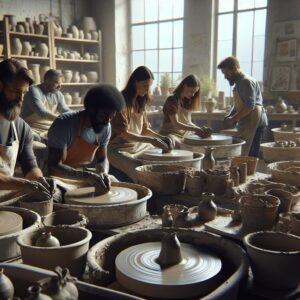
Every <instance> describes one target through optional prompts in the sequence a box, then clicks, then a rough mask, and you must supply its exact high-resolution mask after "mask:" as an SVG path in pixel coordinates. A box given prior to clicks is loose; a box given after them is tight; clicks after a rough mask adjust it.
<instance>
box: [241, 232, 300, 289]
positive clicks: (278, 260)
mask: <svg viewBox="0 0 300 300" xmlns="http://www.w3.org/2000/svg"><path fill="white" fill-rule="evenodd" d="M244 245H245V246H246V248H247V252H248V254H249V256H250V262H251V268H252V271H253V275H254V280H255V281H257V282H258V283H259V284H261V285H262V286H263V287H267V288H270V289H294V288H296V287H297V286H298V285H299V278H300V268H299V261H300V238H299V237H297V236H295V235H291V234H286V233H282V232H272V231H260V232H254V233H251V234H248V235H246V236H245V237H244Z"/></svg>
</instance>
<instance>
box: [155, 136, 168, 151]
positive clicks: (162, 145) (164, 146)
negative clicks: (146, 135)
mask: <svg viewBox="0 0 300 300" xmlns="http://www.w3.org/2000/svg"><path fill="white" fill-rule="evenodd" d="M151 145H153V146H154V147H155V148H160V149H163V150H169V146H168V144H167V143H166V142H164V141H163V140H161V139H159V138H151Z"/></svg>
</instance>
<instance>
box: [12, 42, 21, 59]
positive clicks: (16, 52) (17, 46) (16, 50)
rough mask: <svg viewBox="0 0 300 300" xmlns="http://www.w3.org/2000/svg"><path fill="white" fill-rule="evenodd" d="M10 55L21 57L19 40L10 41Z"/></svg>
mask: <svg viewBox="0 0 300 300" xmlns="http://www.w3.org/2000/svg"><path fill="white" fill-rule="evenodd" d="M11 53H12V54H14V55H21V53H22V43H21V40H20V39H19V38H12V41H11Z"/></svg>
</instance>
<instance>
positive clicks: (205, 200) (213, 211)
mask: <svg viewBox="0 0 300 300" xmlns="http://www.w3.org/2000/svg"><path fill="white" fill-rule="evenodd" d="M214 199H215V195H214V194H213V193H202V195H201V201H200V202H199V204H198V217H199V218H200V219H201V220H202V221H204V222H209V221H212V220H214V219H215V217H216V216H217V206H216V204H215V203H214V201H213V200H214Z"/></svg>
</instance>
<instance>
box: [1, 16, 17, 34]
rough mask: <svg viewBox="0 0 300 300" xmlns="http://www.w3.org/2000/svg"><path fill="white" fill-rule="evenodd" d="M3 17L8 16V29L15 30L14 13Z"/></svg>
mask: <svg viewBox="0 0 300 300" xmlns="http://www.w3.org/2000/svg"><path fill="white" fill-rule="evenodd" d="M3 18H8V23H9V25H10V26H9V29H10V30H11V31H15V30H16V25H17V21H16V16H15V15H9V14H7V15H4V16H3Z"/></svg>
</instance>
